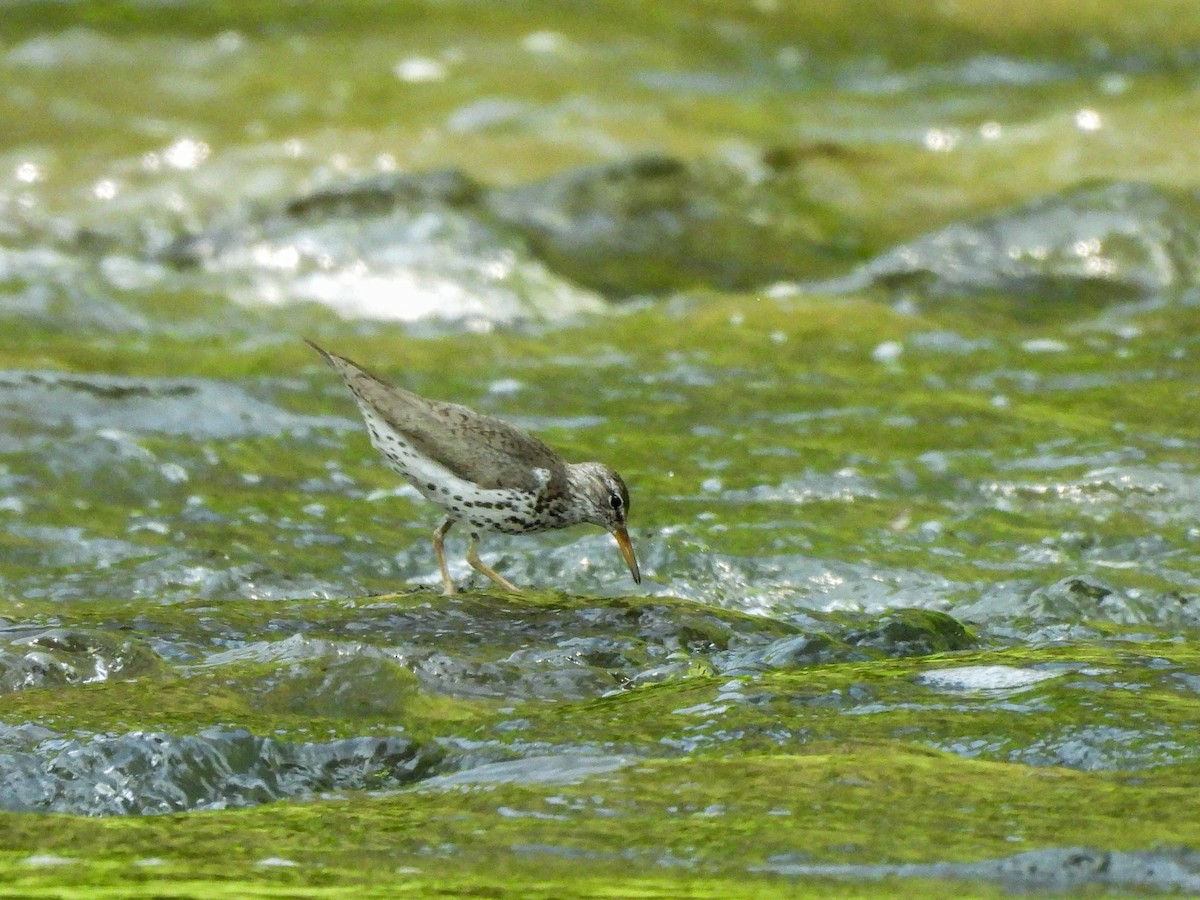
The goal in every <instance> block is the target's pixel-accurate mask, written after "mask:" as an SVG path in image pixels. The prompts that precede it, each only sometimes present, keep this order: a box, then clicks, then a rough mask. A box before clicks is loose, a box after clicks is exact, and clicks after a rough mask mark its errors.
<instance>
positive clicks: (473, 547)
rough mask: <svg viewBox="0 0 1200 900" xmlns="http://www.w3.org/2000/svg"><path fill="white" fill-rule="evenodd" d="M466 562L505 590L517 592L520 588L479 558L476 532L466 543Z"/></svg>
mask: <svg viewBox="0 0 1200 900" xmlns="http://www.w3.org/2000/svg"><path fill="white" fill-rule="evenodd" d="M467 562H469V563H470V564H471V568H472V569H474V570H475V571H476V572H482V573H483V574H484V575H486V576H487V577H488V578H490V579H492V581H494V582H496V584H498V585H500V587H502V588H504V589H505V590H506V591H512V592H513V593H517V592H518V591H519V590H520V588H518V587H517V586H516V585H515V584H513V583H512V582H511V581H509V580H508V579H507V578H505V577H504V576H503V575H501V574H500V573H499V572H497V571H496V570H495V569H493V568H492V567H491V566H489V565H488V564H487V563H485V562H484V561H483V560H482V559H480V558H479V535H477V534H473V535H471V541H470V543H468V544H467Z"/></svg>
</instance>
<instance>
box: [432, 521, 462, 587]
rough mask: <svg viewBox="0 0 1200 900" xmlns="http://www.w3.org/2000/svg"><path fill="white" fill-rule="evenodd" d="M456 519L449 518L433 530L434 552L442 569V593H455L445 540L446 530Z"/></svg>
mask: <svg viewBox="0 0 1200 900" xmlns="http://www.w3.org/2000/svg"><path fill="white" fill-rule="evenodd" d="M455 521H456V520H455V519H447V520H446V521H445V522H443V523H442V524H441V525H439V526H438V527H437V528H435V529H434V530H433V552H434V553H436V554H437V561H438V567H439V568H440V569H441V570H442V593H443V594H453V593H454V582H453V581H451V580H450V569H449V568H448V567H447V565H446V547H445V545H444V541H445V539H446V532H447V531H449V530H450V526H452V525H453V524H454V522H455Z"/></svg>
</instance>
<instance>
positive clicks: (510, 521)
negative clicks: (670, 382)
mask: <svg viewBox="0 0 1200 900" xmlns="http://www.w3.org/2000/svg"><path fill="white" fill-rule="evenodd" d="M308 344H309V345H310V346H311V347H312V348H313V349H314V350H316V351H317V352H318V353H320V354H321V356H323V357H324V358H325V360H326V362H328V363H329V364H330V365H331V366H333V368H334V369H336V370H337V371H338V373H339V374H341V376H342V379H343V380H344V381H345V382H346V386H347V387H348V388H349V389H350V393H351V394H353V395H354V399H355V401H356V402H357V403H358V407H359V411H360V412H361V413H362V416H363V419H364V421H365V422H366V425H367V431H368V433H369V435H370V437H371V443H372V445H374V446H375V448H376V449H377V450H379V452H380V453H381V454H382V455H383V457H384V459H385V461H386V462H387V463H388V464H389V465H390V467H391V468H392V469H393V470H394V471H396V472H397V473H398V474H399V475H401V476H402V477H404V478H405V479H406V480H407V481H408V482H409V483H410V484H412V485H413V486H414V487H415V488H416V489H417V490H418V491H420V492H421V494H422V495H424V496H425V497H426V499H428V500H431V501H432V502H434V503H437V504H438V505H439V506H441V507H442V508H443V509H445V510H446V512H447V514H448V518H447V519H446V520H445V521H444V522H443V523H442V524H441V525H440V526H439V527H438V528H437V529H436V530H435V531H434V537H433V544H434V550H435V551H436V553H437V557H438V565H439V567H440V568H441V572H442V585H443V588H444V590H445V592H446V593H453V592H454V583H453V582H452V581H451V580H450V575H449V571H448V569H447V567H446V558H445V551H444V548H443V539H444V538H445V535H446V532H447V531H449V530H450V528H451V526H453V525H454V524H455V523H456V522H459V521H462V522H465V523H466V524H467V525H468V527H470V529H471V531H470V545H469V547H468V550H467V561H468V562H469V563H470V564H471V565H472V567H474V568H475V569H476V570H478V571H480V572H482V573H483V574H485V575H487V576H488V577H489V578H491V579H492V580H493V581H494V582H496V583H497V584H499V585H500V586H501V587H504V588H506V589H508V590H516V587H515V586H514V585H513V584H512V583H511V582H510V581H508V580H507V579H505V578H504V577H503V576H501V575H499V574H498V573H497V572H495V571H494V570H493V569H491V568H490V567H489V566H487V565H485V564H484V563H483V562H482V561H481V560H480V559H479V556H478V542H479V535H480V533H481V532H485V531H500V532H505V533H508V534H526V533H531V532H537V531H546V530H548V529H552V528H563V527H566V526H569V525H575V524H579V523H583V522H591V523H593V524H596V525H600V526H602V527H604V528H606V529H608V530H609V531H610V532H612V534H613V536H614V537H615V538H616V540H617V545H618V547H619V548H620V550H621V553H622V555H623V556H624V557H625V561H626V563H627V564H628V566H629V571H630V574H631V575H633V579H634V581H635V582H638V583H641V574H640V572H639V571H638V565H637V559H636V556H635V555H634V552H633V546H632V544H631V543H630V541H629V534H628V530H627V526H626V515H627V513H628V509H629V492H628V490H627V489H626V487H625V483H624V481H622V480H621V477H620V476H619V475H617V473H616V472H614V471H613V470H612V469H610V468H609V467H608V466H605V465H602V464H601V463H568V462H565V461H564V460H563V459H562V457H560V456H559V455H558V454H557V453H555V452H554V451H553V450H551V449H550V448H549V447H548V446H546V444H545V443H543V442H542V441H541V440H539V439H538V438H536V437H534V436H533V435H531V434H528V433H527V432H524V431H522V430H521V429H519V428H516V427H515V426H513V425H510V424H509V423H507V422H505V421H503V420H501V419H497V418H495V417H494V416H488V415H483V414H481V413H477V412H475V411H474V410H471V409H469V408H467V407H465V406H462V405H460V404H457V403H445V402H442V401H438V400H428V399H426V398H424V397H421V396H419V395H417V394H414V393H413V392H412V391H407V390H405V389H403V388H399V387H395V386H394V385H390V384H388V383H387V382H385V381H383V380H382V379H381V378H378V377H377V376H375V375H372V374H371V373H370V372H368V371H367V370H366V369H364V368H363V367H362V366H360V365H358V364H357V363H355V362H353V361H352V360H350V359H347V358H346V357H344V356H338V355H337V354H334V353H329V352H327V351H325V350H323V349H322V348H321V347H318V346H317V345H316V344H314V343H313V342H312V341H308Z"/></svg>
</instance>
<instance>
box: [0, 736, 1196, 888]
mask: <svg viewBox="0 0 1200 900" xmlns="http://www.w3.org/2000/svg"><path fill="white" fill-rule="evenodd" d="M1192 790H1194V782H1193V783H1191V784H1188V783H1186V782H1184V783H1181V780H1180V778H1179V777H1178V775H1174V776H1171V777H1158V776H1155V775H1150V776H1148V777H1146V778H1144V779H1140V783H1139V784H1137V785H1131V784H1128V783H1127V781H1126V779H1124V778H1123V777H1118V776H1113V775H1111V774H1095V773H1080V772H1070V771H1064V770H1056V769H1040V770H1037V769H1033V770H1031V769H1028V768H1025V767H1017V766H1011V765H1005V764H999V763H987V762H980V761H970V760H963V759H960V758H958V757H954V756H950V755H945V754H940V753H934V752H928V751H920V750H914V749H912V748H906V747H904V746H902V745H897V744H871V743H864V742H854V743H841V744H828V745H824V746H822V747H819V748H816V749H815V750H814V752H812V753H809V754H805V755H803V756H793V755H787V754H783V755H777V756H773V757H758V756H754V755H748V756H742V757H739V758H738V759H724V760H722V759H699V760H663V761H657V762H654V761H647V762H642V763H638V764H636V765H634V766H631V767H628V768H625V769H623V770H621V771H619V772H617V773H612V774H608V775H604V776H596V777H593V778H591V779H588V780H585V781H582V782H580V783H578V784H573V785H565V786H564V785H556V786H554V787H552V788H549V789H547V788H543V787H537V786H514V785H486V786H477V787H474V788H467V789H452V790H434V789H429V788H418V789H409V790H406V791H403V792H400V793H397V794H393V795H391V796H386V797H375V798H372V797H357V798H354V799H352V800H337V799H334V800H322V801H315V802H311V803H305V804H291V803H284V804H275V805H271V806H268V807H262V808H258V809H254V810H246V811H241V812H238V813H221V812H214V813H199V814H191V815H186V816H155V817H149V818H141V819H108V820H99V821H97V820H86V819H77V818H70V817H56V820H55V821H56V827H55V828H54V829H53V830H52V831H48V830H47V829H46V828H44V827H42V825H41V824H39V820H38V819H36V818H34V817H29V816H19V815H12V814H5V815H2V816H0V834H3V836H4V844H5V848H6V850H5V853H4V854H3V857H2V858H0V867H3V868H4V869H5V870H6V872H5V874H6V876H8V877H6V879H5V881H6V883H7V884H9V885H10V886H12V887H14V888H15V887H17V886H19V887H21V888H23V889H32V888H37V887H39V886H48V885H50V884H58V885H64V883H65V886H68V887H69V886H70V884H71V883H72V882H73V881H74V880H75V879H76V878H78V879H80V882H82V883H87V884H90V885H92V886H93V887H95V888H97V889H103V888H105V887H108V888H109V889H112V888H113V887H115V886H116V885H117V884H121V883H128V882H132V883H133V884H135V885H138V886H139V887H141V888H142V889H147V890H148V888H149V887H150V886H151V885H162V886H163V887H165V888H167V889H168V890H169V889H170V888H169V885H170V884H171V882H173V881H175V880H176V879H179V878H181V877H184V878H186V879H188V880H190V881H192V882H194V883H198V884H206V883H212V884H213V886H214V888H215V889H217V890H219V889H220V886H221V885H222V884H224V885H225V886H226V887H227V888H228V887H230V886H232V885H244V884H257V885H259V886H260V889H265V888H266V887H267V886H271V887H273V888H274V889H276V890H280V891H284V892H288V891H292V890H294V891H296V892H297V894H298V895H300V896H308V895H309V894H305V893H302V892H303V891H305V890H318V889H325V890H327V891H330V892H331V894H332V895H338V894H339V892H340V891H347V890H354V889H360V886H368V885H369V886H371V887H373V888H374V889H375V890H381V889H383V888H384V887H391V888H393V889H395V890H401V889H408V890H413V891H418V892H423V891H429V890H435V889H436V890H440V891H445V892H447V893H455V894H457V893H469V892H471V891H472V890H478V889H481V888H482V887H483V886H484V885H489V886H490V887H489V888H488V889H487V890H488V893H489V894H492V895H498V896H510V895H515V894H510V893H508V892H507V889H505V888H504V887H502V885H504V884H514V885H515V884H522V885H529V886H530V887H529V888H525V887H523V888H521V890H527V889H532V890H534V891H535V892H536V891H537V890H538V889H539V887H540V889H541V890H544V891H546V892H547V893H551V892H553V891H554V890H558V891H562V892H565V893H567V894H569V895H572V896H594V895H595V896H603V895H613V894H617V895H622V896H631V895H639V894H640V892H641V891H643V890H644V891H646V892H647V895H650V896H654V895H656V892H658V891H667V890H668V885H671V886H672V887H671V888H670V890H673V891H674V892H675V893H677V894H678V893H683V894H685V895H686V894H687V892H688V890H689V889H695V890H697V891H699V892H701V893H702V894H703V895H705V896H712V895H714V894H712V893H711V892H712V891H716V890H720V889H722V888H725V889H727V890H728V889H730V888H729V885H731V884H732V883H733V882H734V881H737V882H739V883H740V884H741V887H739V888H736V889H733V892H734V894H735V895H738V896H745V895H747V894H748V893H753V894H754V895H768V896H770V895H774V894H775V893H776V892H779V893H782V892H785V891H787V890H792V891H794V890H796V888H797V887H802V888H803V889H804V890H806V891H812V893H813V894H815V895H823V890H822V887H821V883H820V882H817V883H816V884H804V883H802V884H801V885H796V884H795V882H794V881H792V880H790V879H778V878H775V877H772V876H769V875H763V874H757V875H756V874H754V872H753V868H752V867H753V866H755V865H761V864H763V863H765V862H766V861H767V860H769V859H771V858H772V857H774V856H777V855H781V854H795V853H798V852H799V853H802V854H803V855H804V858H805V859H809V860H813V861H838V862H853V861H879V860H888V861H895V862H903V861H914V860H923V859H928V858H929V856H930V851H931V849H932V848H937V852H936V855H937V856H938V858H951V859H960V860H968V859H978V858H984V857H987V856H989V855H993V854H994V853H995V852H996V850H997V849H998V848H999V847H1009V848H1018V849H1019V848H1021V847H1023V846H1045V845H1089V844H1095V845H1102V846H1106V847H1111V848H1136V847H1142V846H1146V845H1153V844H1162V845H1167V844H1172V845H1173V844H1178V843H1181V842H1182V843H1188V842H1194V841H1196V840H1197V838H1198V837H1200V835H1197V833H1196V827H1197V826H1196V823H1195V821H1194V817H1192V816H1191V815H1190V809H1189V805H1190V804H1189V799H1188V798H1189V797H1190V793H1191V791H1192ZM1082 802H1086V805H1087V809H1088V815H1086V816H1073V817H1066V818H1064V817H1063V816H1062V810H1064V809H1072V808H1077V807H1078V806H1079V804H1080V803H1082ZM231 834H236V835H237V840H236V842H233V843H231V841H230V835H231ZM481 836H486V840H481V839H480V838H481ZM33 854H38V855H65V856H68V857H69V858H71V859H74V860H76V862H75V863H73V864H70V865H64V866H61V867H58V868H56V869H55V870H54V871H53V872H52V873H47V872H45V870H42V871H41V872H37V871H31V869H30V867H29V866H28V865H27V864H26V863H25V860H26V859H27V858H28V857H29V856H30V855H33ZM145 859H154V860H157V861H159V862H160V864H158V865H154V866H141V867H139V866H138V865H137V864H136V863H137V861H138V860H145ZM268 859H283V860H288V861H290V862H293V863H295V865H294V866H287V867H277V868H274V869H272V868H270V867H264V866H262V865H260V863H261V862H262V861H263V860H268ZM747 867H750V869H749V870H748V869H747ZM72 870H75V871H74V873H73V871H72ZM389 873H391V874H389ZM668 873H669V874H668ZM858 890H859V891H860V892H861V891H862V888H861V886H860V887H859V888H858ZM833 894H834V895H837V891H836V889H835V890H834V892H833ZM169 895H170V894H168V896H169ZM860 895H861V894H860Z"/></svg>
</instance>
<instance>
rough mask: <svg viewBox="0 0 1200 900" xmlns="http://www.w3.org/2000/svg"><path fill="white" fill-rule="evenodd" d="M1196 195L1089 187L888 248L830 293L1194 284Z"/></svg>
mask: <svg viewBox="0 0 1200 900" xmlns="http://www.w3.org/2000/svg"><path fill="white" fill-rule="evenodd" d="M1198 250H1200V198H1198V197H1197V196H1196V195H1195V194H1193V193H1185V192H1171V191H1167V190H1164V189H1161V188H1158V187H1155V186H1152V185H1149V184H1143V183H1140V182H1113V183H1107V184H1094V185H1088V186H1085V187H1082V188H1079V189H1077V190H1074V191H1071V192H1069V193H1066V194H1055V195H1051V196H1047V197H1042V198H1040V199H1037V200H1034V201H1032V202H1030V203H1026V204H1022V205H1020V206H1018V207H1016V208H1014V209H1009V210H1004V211H1002V212H998V213H995V214H993V215H990V216H986V217H984V218H982V219H979V220H978V221H975V222H961V223H955V224H953V225H949V226H947V227H946V228H942V229H940V230H938V231H935V232H932V233H930V234H928V235H925V236H924V237H920V238H917V239H916V240H915V241H912V242H910V243H908V244H903V245H901V246H899V247H896V248H894V249H892V250H889V251H887V252H886V253H884V254H882V255H881V256H879V257H876V258H875V259H873V260H872V261H871V262H869V263H867V264H866V265H865V266H863V267H862V268H860V269H859V270H858V271H857V272H856V273H855V274H854V275H852V276H850V277H848V278H846V279H844V280H842V281H840V282H837V283H834V284H831V285H829V286H831V287H839V288H841V289H846V290H859V289H862V288H865V287H867V286H869V285H872V284H874V285H882V286H885V287H892V288H905V289H915V290H917V291H919V292H920V293H921V294H924V295H927V296H931V297H943V298H945V297H956V296H961V295H963V294H979V293H1003V294H1010V295H1020V296H1026V297H1030V298H1032V299H1035V300H1037V301H1039V302H1050V301H1096V302H1105V301H1112V300H1128V299H1135V298H1139V297H1144V296H1149V295H1152V294H1156V293H1159V292H1162V291H1166V290H1170V289H1174V288H1183V287H1187V286H1191V285H1195V284H1196V283H1197V277H1198V274H1200V267H1198V266H1197V263H1196V260H1197V259H1198V258H1200V254H1198Z"/></svg>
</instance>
